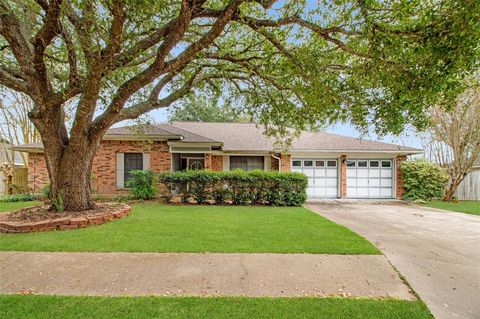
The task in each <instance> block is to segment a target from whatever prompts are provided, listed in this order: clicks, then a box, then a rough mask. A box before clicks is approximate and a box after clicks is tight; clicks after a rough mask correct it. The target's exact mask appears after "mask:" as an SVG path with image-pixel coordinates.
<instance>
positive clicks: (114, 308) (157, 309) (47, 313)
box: [0, 295, 432, 319]
mask: <svg viewBox="0 0 480 319" xmlns="http://www.w3.org/2000/svg"><path fill="white" fill-rule="evenodd" d="M0 308H1V309H3V310H2V311H1V312H0V318H23V319H27V318H65V319H68V318H218V319H220V318H349V319H353V318H379V319H380V318H382V319H388V318H416V319H417V318H418V319H421V318H432V316H431V315H430V312H429V311H428V309H427V307H426V306H425V304H424V303H423V302H421V301H401V300H385V299H384V300H373V299H348V298H242V297H217V298H212V297H204V298H199V297H178V298H172V297H63V296H18V295H3V296H0ZM40 309H41V310H40Z"/></svg>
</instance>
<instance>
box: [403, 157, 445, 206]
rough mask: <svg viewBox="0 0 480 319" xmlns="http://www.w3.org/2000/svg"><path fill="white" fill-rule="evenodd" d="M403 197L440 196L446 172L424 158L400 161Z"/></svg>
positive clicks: (430, 197) (429, 198)
mask: <svg viewBox="0 0 480 319" xmlns="http://www.w3.org/2000/svg"><path fill="white" fill-rule="evenodd" d="M401 168H402V180H403V184H402V187H403V190H404V193H403V197H404V198H406V199H410V200H417V199H421V200H431V199H435V198H441V197H442V195H443V192H444V190H445V185H446V183H447V181H448V174H447V172H446V170H445V169H444V168H442V167H441V166H439V165H438V164H435V163H432V162H429V161H427V160H425V159H416V160H413V161H405V162H403V163H402V167H401Z"/></svg>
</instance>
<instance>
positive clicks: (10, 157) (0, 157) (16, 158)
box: [0, 140, 25, 195]
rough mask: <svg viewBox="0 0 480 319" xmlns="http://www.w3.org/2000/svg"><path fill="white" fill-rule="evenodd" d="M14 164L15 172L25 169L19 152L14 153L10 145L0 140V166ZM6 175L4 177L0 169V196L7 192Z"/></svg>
mask: <svg viewBox="0 0 480 319" xmlns="http://www.w3.org/2000/svg"><path fill="white" fill-rule="evenodd" d="M12 162H13V164H14V166H15V170H17V169H18V168H21V167H23V169H24V167H25V164H24V163H23V159H22V155H21V154H20V152H16V151H14V150H13V149H12V145H11V144H10V143H9V142H7V141H4V140H0V165H4V164H12ZM5 178H6V175H4V173H3V170H2V169H0V195H3V194H5V193H6V192H7V185H5V184H6V181H5Z"/></svg>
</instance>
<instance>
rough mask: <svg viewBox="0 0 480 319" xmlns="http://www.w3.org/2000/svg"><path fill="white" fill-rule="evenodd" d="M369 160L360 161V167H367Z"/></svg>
mask: <svg viewBox="0 0 480 319" xmlns="http://www.w3.org/2000/svg"><path fill="white" fill-rule="evenodd" d="M367 164H368V161H358V167H367V166H368V165H367Z"/></svg>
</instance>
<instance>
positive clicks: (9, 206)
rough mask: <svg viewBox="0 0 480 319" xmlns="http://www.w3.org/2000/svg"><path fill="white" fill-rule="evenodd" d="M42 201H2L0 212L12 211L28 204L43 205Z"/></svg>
mask: <svg viewBox="0 0 480 319" xmlns="http://www.w3.org/2000/svg"><path fill="white" fill-rule="evenodd" d="M41 204H42V203H41V202H37V201H32V202H10V203H0V212H11V211H14V210H17V209H20V208H24V207H28V206H36V205H41Z"/></svg>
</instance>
